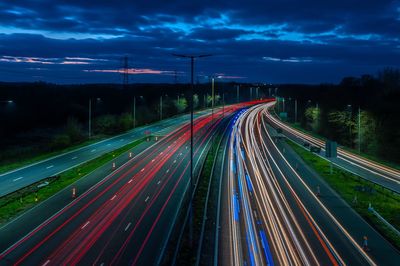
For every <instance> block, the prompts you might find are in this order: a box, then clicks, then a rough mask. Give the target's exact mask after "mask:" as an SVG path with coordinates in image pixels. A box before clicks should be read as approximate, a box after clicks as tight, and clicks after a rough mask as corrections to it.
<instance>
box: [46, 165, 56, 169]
mask: <svg viewBox="0 0 400 266" xmlns="http://www.w3.org/2000/svg"><path fill="white" fill-rule="evenodd" d="M53 167H54V165H50V166H47V167H46V169H50V168H53Z"/></svg>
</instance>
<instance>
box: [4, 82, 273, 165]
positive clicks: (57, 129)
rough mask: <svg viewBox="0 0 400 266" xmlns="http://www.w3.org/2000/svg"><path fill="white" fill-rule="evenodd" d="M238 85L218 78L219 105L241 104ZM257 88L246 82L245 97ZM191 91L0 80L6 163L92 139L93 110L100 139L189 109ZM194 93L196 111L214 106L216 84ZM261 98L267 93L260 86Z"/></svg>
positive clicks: (170, 86)
mask: <svg viewBox="0 0 400 266" xmlns="http://www.w3.org/2000/svg"><path fill="white" fill-rule="evenodd" d="M236 85H237V84H235V83H226V82H216V84H215V95H216V96H215V104H216V105H220V104H222V99H223V98H224V100H225V103H226V104H229V103H234V102H236V101H237V100H238V99H237V90H236ZM251 86H252V85H251V84H248V85H241V91H240V99H239V100H240V101H247V100H250V90H249V88H250V87H251ZM189 89H190V86H189V85H188V84H130V85H127V86H121V85H120V84H83V85H56V84H49V83H43V82H36V83H0V123H1V125H2V126H1V127H0V138H1V139H2V141H1V142H0V161H4V159H6V158H9V157H19V156H24V155H26V154H35V153H41V152H47V151H54V150H58V149H61V148H64V147H68V146H71V145H73V144H78V143H81V142H83V141H85V140H87V139H88V135H89V110H90V112H91V133H92V137H94V138H96V137H97V138H98V137H102V136H104V135H114V134H117V133H120V132H123V131H126V130H128V129H131V128H133V127H134V126H141V125H145V124H148V123H152V122H154V121H157V120H159V119H160V118H161V117H162V118H163V119H164V118H167V117H171V116H174V115H177V114H181V113H184V112H188V110H189V92H190V90H189ZM264 91H266V90H264ZM194 93H195V94H194V107H195V108H196V109H200V108H205V107H210V106H211V84H209V83H208V84H196V86H195V91H194ZM223 95H224V97H223ZM258 96H259V97H265V93H262V92H261V89H260V92H259V95H258ZM254 97H256V95H255V94H254V95H253V98H254ZM89 106H90V108H89ZM161 107H162V110H161ZM134 109H135V111H134ZM134 113H135V114H136V116H134ZM135 118H136V121H134V119H135Z"/></svg>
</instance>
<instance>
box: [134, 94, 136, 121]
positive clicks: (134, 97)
mask: <svg viewBox="0 0 400 266" xmlns="http://www.w3.org/2000/svg"><path fill="white" fill-rule="evenodd" d="M133 128H136V95H135V96H133Z"/></svg>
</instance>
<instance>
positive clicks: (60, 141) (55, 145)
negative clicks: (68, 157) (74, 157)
mask: <svg viewBox="0 0 400 266" xmlns="http://www.w3.org/2000/svg"><path fill="white" fill-rule="evenodd" d="M69 145H71V139H70V137H69V136H68V135H66V134H60V135H56V136H55V137H54V139H53V141H52V142H51V145H50V146H51V148H52V149H61V148H65V147H68V146H69Z"/></svg>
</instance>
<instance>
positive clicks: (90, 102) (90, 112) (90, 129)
mask: <svg viewBox="0 0 400 266" xmlns="http://www.w3.org/2000/svg"><path fill="white" fill-rule="evenodd" d="M88 135H89V139H90V138H91V137H92V99H91V98H90V99H89V132H88Z"/></svg>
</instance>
